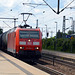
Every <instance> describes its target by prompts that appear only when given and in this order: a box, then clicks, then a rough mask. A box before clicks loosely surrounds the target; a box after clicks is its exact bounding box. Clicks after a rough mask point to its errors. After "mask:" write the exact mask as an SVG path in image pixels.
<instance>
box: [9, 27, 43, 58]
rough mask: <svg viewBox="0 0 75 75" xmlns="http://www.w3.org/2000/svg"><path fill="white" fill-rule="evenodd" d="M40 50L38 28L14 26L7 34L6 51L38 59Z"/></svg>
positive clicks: (40, 41) (40, 38)
mask: <svg viewBox="0 0 75 75" xmlns="http://www.w3.org/2000/svg"><path fill="white" fill-rule="evenodd" d="M41 50H42V35H41V31H40V29H26V28H16V30H15V31H14V32H12V33H9V34H8V51H10V52H12V53H14V54H17V55H21V56H23V57H26V58H34V59H39V58H40V57H41Z"/></svg>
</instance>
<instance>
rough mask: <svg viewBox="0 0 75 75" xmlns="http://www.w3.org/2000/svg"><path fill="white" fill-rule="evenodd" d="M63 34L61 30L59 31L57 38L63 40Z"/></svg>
mask: <svg viewBox="0 0 75 75" xmlns="http://www.w3.org/2000/svg"><path fill="white" fill-rule="evenodd" d="M62 34H63V33H62V32H60V30H58V32H57V38H62Z"/></svg>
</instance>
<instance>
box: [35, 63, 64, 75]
mask: <svg viewBox="0 0 75 75" xmlns="http://www.w3.org/2000/svg"><path fill="white" fill-rule="evenodd" d="M36 64H37V65H34V67H36V68H38V69H41V70H43V71H45V72H47V73H49V74H50V75H65V74H63V73H61V72H59V71H56V70H54V69H52V68H49V67H46V66H44V65H42V64H39V63H36Z"/></svg>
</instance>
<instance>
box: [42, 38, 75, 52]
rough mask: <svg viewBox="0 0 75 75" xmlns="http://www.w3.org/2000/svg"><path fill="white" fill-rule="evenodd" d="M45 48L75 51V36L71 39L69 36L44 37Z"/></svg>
mask: <svg viewBox="0 0 75 75" xmlns="http://www.w3.org/2000/svg"><path fill="white" fill-rule="evenodd" d="M42 42H43V43H42V44H43V45H42V46H43V49H49V50H57V51H63V52H69V53H71V52H72V53H75V38H74V39H69V38H65V39H63V38H59V39H58V38H57V40H56V39H55V38H48V39H43V41H42Z"/></svg>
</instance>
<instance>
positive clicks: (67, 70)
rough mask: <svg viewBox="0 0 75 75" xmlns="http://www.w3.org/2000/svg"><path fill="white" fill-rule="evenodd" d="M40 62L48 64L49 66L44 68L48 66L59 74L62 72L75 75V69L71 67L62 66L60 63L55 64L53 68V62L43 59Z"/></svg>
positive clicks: (66, 74)
mask: <svg viewBox="0 0 75 75" xmlns="http://www.w3.org/2000/svg"><path fill="white" fill-rule="evenodd" d="M40 60H41V61H44V62H46V63H48V64H44V66H47V67H49V68H52V69H54V70H57V71H59V72H62V73H64V74H65V75H75V68H71V67H68V66H65V65H62V64H58V63H54V66H53V65H52V64H53V62H51V61H46V60H43V59H40Z"/></svg>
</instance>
